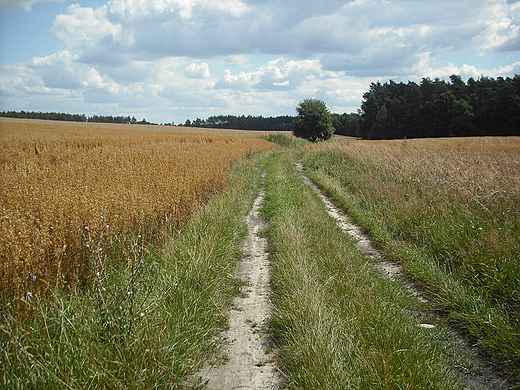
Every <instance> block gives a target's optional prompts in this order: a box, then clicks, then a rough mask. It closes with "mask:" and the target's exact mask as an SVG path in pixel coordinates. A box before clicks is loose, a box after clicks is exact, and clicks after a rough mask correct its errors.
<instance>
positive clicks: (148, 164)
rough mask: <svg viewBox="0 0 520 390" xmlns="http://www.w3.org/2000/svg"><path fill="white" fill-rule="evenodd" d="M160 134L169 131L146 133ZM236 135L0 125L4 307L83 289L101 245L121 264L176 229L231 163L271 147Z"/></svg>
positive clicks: (221, 182)
mask: <svg viewBox="0 0 520 390" xmlns="http://www.w3.org/2000/svg"><path fill="white" fill-rule="evenodd" d="M163 129H164V130H166V129H168V130H172V131H162V132H157V131H154V130H163ZM173 130H174V131H173ZM189 130H190V131H192V130H193V131H195V130H196V129H189ZM223 134H226V135H223ZM230 135H233V136H230ZM245 135H246V133H245V132H240V131H227V132H226V131H215V132H210V133H208V132H207V131H205V134H194V133H193V132H190V133H188V132H187V131H186V129H183V128H177V127H171V128H170V127H166V126H164V127H161V126H133V125H132V126H126V125H102V124H85V123H84V124H81V123H71V122H49V121H35V120H10V119H2V120H0V167H1V170H0V182H1V185H0V199H1V210H0V221H1V224H0V253H1V263H0V280H1V282H0V296H1V297H2V299H3V304H4V305H11V304H12V302H16V303H15V305H16V306H20V305H21V306H23V304H22V303H21V301H20V299H22V298H26V295H27V294H29V293H30V294H31V295H32V296H34V295H36V294H37V293H38V292H39V291H42V290H44V289H47V288H53V287H58V286H68V288H72V289H75V288H77V287H81V286H84V285H86V284H88V283H89V281H90V280H91V279H92V277H93V273H92V269H93V267H92V266H93V262H98V263H99V262H101V263H102V262H103V261H105V260H106V258H107V255H105V252H104V251H105V250H107V248H108V247H111V248H112V249H113V248H119V250H120V251H121V255H120V257H121V258H125V256H126V257H129V256H131V251H132V247H133V246H135V245H143V244H144V243H146V242H147V241H148V240H149V239H151V237H152V236H153V237H155V238H157V237H161V236H165V234H166V233H167V232H166V230H167V229H170V230H171V229H175V228H176V227H178V226H181V225H183V224H184V223H185V222H186V221H187V220H188V219H189V217H190V215H191V214H192V213H193V211H194V210H196V209H197V208H198V207H200V206H201V205H203V204H204V203H205V202H206V201H207V200H208V199H209V198H210V197H211V196H213V195H214V194H216V193H220V192H221V191H222V190H223V189H225V188H226V187H227V183H228V180H229V168H230V166H231V164H232V163H234V162H235V161H237V160H239V159H241V158H243V157H246V156H249V155H252V154H254V153H257V152H259V151H262V150H266V149H270V148H272V147H273V144H271V143H269V142H267V141H264V140H261V139H257V138H245V137H244V136H245ZM247 135H249V136H253V135H254V134H253V133H251V132H247ZM237 136H240V137H237ZM125 251H126V252H125ZM125 253H126V254H125ZM13 299H14V301H13Z"/></svg>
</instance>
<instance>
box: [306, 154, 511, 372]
mask: <svg viewBox="0 0 520 390" xmlns="http://www.w3.org/2000/svg"><path fill="white" fill-rule="evenodd" d="M346 150H348V148H347V149H346ZM370 153H371V152H370V150H368V151H367V156H369V157H366V158H359V156H360V154H356V156H357V157H353V156H350V155H349V153H346V152H344V151H340V150H339V149H337V148H336V147H334V146H332V147H331V148H330V150H328V151H323V152H320V153H317V154H312V155H309V156H308V158H306V160H305V166H306V168H307V169H308V173H309V175H310V176H311V177H312V178H313V180H315V181H316V182H317V183H319V184H320V186H322V188H324V189H325V190H326V192H327V193H328V194H329V195H330V196H331V197H332V198H334V200H335V201H336V202H337V203H338V204H340V205H341V206H342V207H343V208H344V209H345V210H347V211H348V212H349V213H350V214H351V215H352V216H353V217H354V218H355V219H356V221H357V222H358V223H360V224H361V225H362V226H363V227H364V228H365V229H366V230H367V231H369V232H370V234H371V235H372V237H373V238H374V240H375V241H376V242H377V243H378V245H379V247H380V248H382V249H383V250H384V251H385V252H386V254H387V255H388V256H389V257H391V258H394V259H399V261H400V262H401V264H403V265H404V267H405V269H406V271H407V272H408V273H409V274H410V275H411V276H412V277H413V278H415V279H416V280H418V281H419V282H420V283H421V284H422V285H423V286H424V287H425V288H426V289H427V290H428V291H429V292H430V294H431V304H430V309H432V310H437V311H441V312H443V313H445V314H446V315H447V318H448V319H449V320H450V321H451V323H452V324H454V325H456V326H457V327H459V329H461V330H463V331H464V332H467V333H468V334H469V335H470V337H472V338H473V340H474V342H475V343H477V344H478V345H479V346H480V347H481V349H482V351H484V352H485V353H486V354H487V355H488V356H489V357H490V358H491V359H492V360H493V361H494V362H495V363H497V364H498V365H499V366H500V367H501V368H503V369H505V370H506V372H508V373H509V375H510V376H511V377H512V378H513V380H516V381H518V380H520V377H519V376H518V373H519V372H520V296H519V295H518V292H519V291H520V268H519V266H520V258H519V253H520V240H519V238H520V223H519V219H517V218H516V217H513V216H518V214H519V207H518V205H519V199H518V195H515V193H514V192H512V193H510V194H507V193H505V191H503V193H504V194H503V195H501V196H500V194H499V196H495V197H494V198H486V199H482V195H479V193H478V192H476V193H473V192H471V191H470V189H468V187H469V186H468V187H461V186H460V185H455V184H453V183H444V182H441V181H440V180H439V179H437V180H436V182H435V183H432V178H431V173H428V172H424V173H423V172H421V171H420V168H418V166H420V164H419V163H417V166H416V167H414V169H415V172H412V174H407V173H404V174H403V173H402V172H401V171H400V170H399V169H398V168H397V167H395V166H393V164H386V165H383V164H382V163H377V162H375V159H374V158H373V157H370V156H373V155H371V154H370ZM374 153H378V152H377V151H376V152H374ZM379 153H381V152H379ZM401 153H405V152H401ZM448 157H449V156H448ZM452 157H453V158H455V157H458V156H452ZM466 158H468V157H466ZM471 158H473V156H471ZM486 158H494V157H493V156H491V157H490V156H489V155H488V156H485V155H483V156H482V160H485V159H486ZM454 161H455V160H454ZM457 161H458V160H457ZM432 164H433V162H432ZM454 164H455V163H454ZM426 166H427V164H426ZM454 166H455V167H456V165H454ZM484 168H485V164H482V166H481V168H480V169H481V170H483V169H484ZM429 169H431V167H429ZM459 169H460V170H464V169H466V168H463V167H461V168H459ZM506 179H507V178H506ZM490 184H491V183H490ZM482 187H483V185H480V187H479V186H476V188H477V190H480V191H482ZM515 196H516V197H515ZM479 197H480V198H479ZM483 202H485V203H483Z"/></svg>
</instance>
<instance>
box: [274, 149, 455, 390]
mask: <svg viewBox="0 0 520 390" xmlns="http://www.w3.org/2000/svg"><path fill="white" fill-rule="evenodd" d="M272 156H273V157H271V159H270V168H269V169H268V174H267V191H266V200H265V209H264V214H265V216H266V218H268V219H269V220H270V227H269V230H268V236H269V239H270V250H271V251H272V261H273V272H272V279H273V284H274V302H275V304H276V310H275V313H274V317H273V320H272V327H273V331H274V333H275V335H276V337H277V340H278V344H279V346H280V351H281V356H282V360H283V362H284V364H285V366H284V367H285V370H286V375H287V381H288V385H289V388H293V389H330V390H332V389H401V388H407V389H454V388H458V385H457V380H456V378H455V377H454V374H453V372H452V371H451V367H450V363H448V362H447V361H446V360H444V358H443V356H442V349H443V347H442V346H440V345H435V344H431V343H430V341H429V340H430V338H429V336H428V334H427V333H426V332H425V331H424V330H423V329H421V328H420V327H418V324H419V321H420V318H416V317H414V316H412V315H410V311H409V310H416V309H417V308H418V306H417V305H418V304H419V303H418V301H416V300H411V299H410V297H409V296H408V294H407V293H406V291H404V290H403V289H402V288H401V287H400V286H398V285H397V284H395V283H392V282H389V281H385V280H382V279H380V278H379V277H378V276H377V275H376V273H375V271H373V270H372V269H371V268H370V267H368V266H367V260H366V259H364V258H363V256H362V255H361V253H360V252H359V251H358V250H357V249H356V247H355V243H354V242H353V241H352V239H351V238H350V237H348V236H347V235H345V234H344V233H343V232H342V231H341V230H340V229H339V228H338V227H337V226H336V223H335V221H333V220H332V219H331V218H330V217H329V216H328V215H327V213H326V212H325V210H324V205H323V204H322V203H321V202H320V201H319V200H318V199H317V198H316V197H315V195H314V194H313V193H312V191H311V190H310V188H309V187H307V186H306V185H305V184H304V183H303V181H302V180H301V178H300V177H299V176H298V175H297V173H296V172H295V170H294V162H295V161H296V156H295V153H294V150H292V151H291V150H289V151H287V150H283V149H282V150H281V151H280V152H278V151H277V152H275V153H274V154H273V155H272ZM404 308H406V310H404Z"/></svg>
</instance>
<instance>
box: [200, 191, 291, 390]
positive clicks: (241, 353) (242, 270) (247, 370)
mask: <svg viewBox="0 0 520 390" xmlns="http://www.w3.org/2000/svg"><path fill="white" fill-rule="evenodd" d="M264 196H265V192H264V190H261V191H260V193H259V195H258V197H257V199H256V200H255V202H254V205H253V208H252V210H251V212H250V213H249V215H248V216H247V218H246V222H247V225H248V236H247V238H246V240H245V242H244V247H243V251H244V253H246V254H247V257H245V258H244V259H242V261H241V262H240V263H239V265H238V267H237V270H236V274H237V276H238V277H239V278H240V279H242V280H243V281H244V286H243V289H242V296H239V297H236V298H235V300H234V308H233V309H232V310H231V311H230V312H229V330H228V331H226V332H225V334H224V337H225V338H227V339H228V340H229V344H228V345H226V347H225V349H224V351H223V352H224V353H225V355H226V356H227V357H228V360H227V361H226V362H225V363H224V364H221V365H217V366H215V365H207V366H206V367H204V369H203V370H202V372H201V376H202V379H203V380H204V381H207V382H208V383H207V387H208V389H210V390H232V389H255V390H263V389H281V388H283V384H282V383H283V380H282V375H281V373H280V371H279V369H278V367H277V365H276V362H275V359H274V353H273V351H272V350H271V352H270V353H269V352H267V350H266V349H269V347H270V346H269V337H268V336H267V334H266V333H265V331H264V329H265V326H266V324H267V321H268V319H269V317H270V315H271V311H272V306H271V301H270V284H269V270H270V265H269V258H268V252H267V239H266V238H263V237H261V232H262V231H263V230H264V229H265V228H266V227H267V223H266V222H265V221H263V220H262V219H261V218H260V215H259V210H260V208H261V207H262V203H263V199H264Z"/></svg>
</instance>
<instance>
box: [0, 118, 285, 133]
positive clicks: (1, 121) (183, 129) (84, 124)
mask: <svg viewBox="0 0 520 390" xmlns="http://www.w3.org/2000/svg"><path fill="white" fill-rule="evenodd" d="M7 123H28V124H39V125H45V126H49V125H54V126H65V127H88V128H102V129H112V130H145V131H154V132H157V131H161V132H167V133H193V134H213V135H223V136H228V137H252V138H255V137H260V136H262V135H266V134H270V133H281V134H286V135H290V134H291V132H290V131H273V132H269V131H256V130H233V129H207V128H198V127H182V126H159V125H137V124H136V125H124V124H120V123H95V122H90V123H87V122H64V121H47V120H39V119H17V118H0V127H4V124H7Z"/></svg>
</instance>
